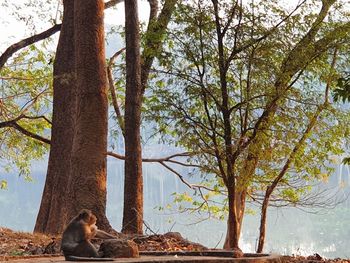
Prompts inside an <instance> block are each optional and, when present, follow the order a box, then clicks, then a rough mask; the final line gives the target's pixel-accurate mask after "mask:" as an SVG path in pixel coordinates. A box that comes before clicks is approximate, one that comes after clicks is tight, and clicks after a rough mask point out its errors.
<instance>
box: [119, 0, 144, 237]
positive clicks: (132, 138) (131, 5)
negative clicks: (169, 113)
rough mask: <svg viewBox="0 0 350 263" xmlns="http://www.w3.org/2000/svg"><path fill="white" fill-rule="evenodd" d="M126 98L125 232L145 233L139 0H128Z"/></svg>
mask: <svg viewBox="0 0 350 263" xmlns="http://www.w3.org/2000/svg"><path fill="white" fill-rule="evenodd" d="M125 17H126V19H125V33H126V34H125V35H126V98H125V185H124V210H123V227H122V232H123V233H137V234H142V233H143V178H142V154H141V135H140V127H141V104H142V91H141V59H140V35H139V20H138V11H137V0H129V1H125Z"/></svg>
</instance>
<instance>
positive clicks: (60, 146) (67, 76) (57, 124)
mask: <svg viewBox="0 0 350 263" xmlns="http://www.w3.org/2000/svg"><path fill="white" fill-rule="evenodd" d="M63 5H64V13H63V23H62V30H61V34H60V37H59V41H58V46H57V51H56V58H55V62H54V65H53V69H54V70H53V101H54V104H53V116H52V132H51V148H50V155H49V162H48V169H47V175H46V182H45V187H44V192H43V195H42V199H41V205H40V209H39V213H38V216H37V220H36V224H35V228H34V232H40V233H46V234H59V233H61V232H62V230H63V227H64V226H65V225H66V223H67V220H69V218H67V212H66V211H67V209H66V208H67V207H66V204H67V202H66V193H67V191H66V190H67V183H68V178H69V175H70V167H71V151H72V144H73V136H74V117H75V105H76V101H75V74H74V63H75V62H74V57H75V55H74V0H64V1H63Z"/></svg>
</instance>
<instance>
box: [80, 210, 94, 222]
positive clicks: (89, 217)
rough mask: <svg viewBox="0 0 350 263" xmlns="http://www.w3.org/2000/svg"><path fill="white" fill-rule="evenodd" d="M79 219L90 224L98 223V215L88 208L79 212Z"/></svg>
mask: <svg viewBox="0 0 350 263" xmlns="http://www.w3.org/2000/svg"><path fill="white" fill-rule="evenodd" d="M77 219H78V220H83V221H85V222H86V223H87V224H89V225H94V224H96V220H97V218H96V216H95V215H94V214H93V213H92V212H91V211H90V210H88V209H83V210H81V211H80V212H79V215H78V217H77Z"/></svg>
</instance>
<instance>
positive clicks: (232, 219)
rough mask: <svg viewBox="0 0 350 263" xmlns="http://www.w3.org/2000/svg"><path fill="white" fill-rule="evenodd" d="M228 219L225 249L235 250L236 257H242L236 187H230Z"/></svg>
mask: <svg viewBox="0 0 350 263" xmlns="http://www.w3.org/2000/svg"><path fill="white" fill-rule="evenodd" d="M227 189H228V209H229V211H228V220H227V233H226V239H225V244H224V249H229V250H233V251H234V255H235V257H241V256H242V251H241V250H240V248H239V245H238V242H239V231H240V224H239V220H238V216H237V211H236V201H237V200H236V199H235V189H234V187H228V188H227Z"/></svg>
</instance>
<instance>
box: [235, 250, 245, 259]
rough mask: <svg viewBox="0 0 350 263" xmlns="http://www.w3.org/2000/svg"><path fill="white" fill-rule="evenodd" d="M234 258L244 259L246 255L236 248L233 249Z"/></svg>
mask: <svg viewBox="0 0 350 263" xmlns="http://www.w3.org/2000/svg"><path fill="white" fill-rule="evenodd" d="M233 257H234V258H242V257H244V253H243V252H242V250H241V249H240V248H238V247H235V248H234V249H233Z"/></svg>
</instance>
